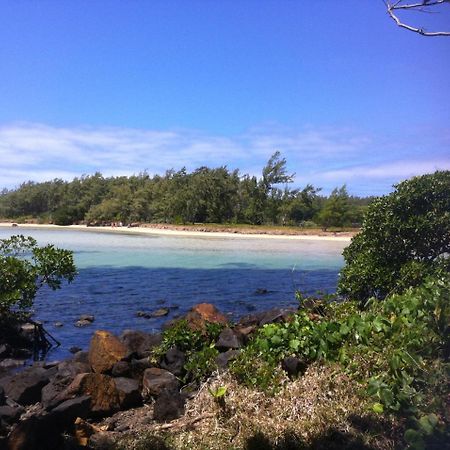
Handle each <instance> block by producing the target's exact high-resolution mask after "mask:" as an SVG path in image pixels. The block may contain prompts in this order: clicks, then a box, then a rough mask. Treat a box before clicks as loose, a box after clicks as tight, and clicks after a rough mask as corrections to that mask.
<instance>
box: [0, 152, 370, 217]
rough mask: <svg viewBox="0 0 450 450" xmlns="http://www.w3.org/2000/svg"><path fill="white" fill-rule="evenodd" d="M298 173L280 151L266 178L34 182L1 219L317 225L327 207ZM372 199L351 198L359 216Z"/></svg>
mask: <svg viewBox="0 0 450 450" xmlns="http://www.w3.org/2000/svg"><path fill="white" fill-rule="evenodd" d="M293 180H294V174H289V172H288V170H287V162H286V159H285V158H282V156H281V154H280V152H275V153H274V154H273V155H272V156H271V157H270V158H269V160H268V162H267V164H266V165H265V166H264V167H263V169H262V172H261V176H260V177H259V178H258V177H256V176H250V175H248V174H240V173H239V170H237V169H236V170H229V169H228V168H227V167H225V166H223V167H218V168H208V167H199V168H197V169H196V170H194V171H193V172H191V173H189V172H187V170H186V168H182V169H181V170H178V171H175V170H168V171H167V172H166V173H165V174H164V175H162V176H161V175H154V176H153V177H150V176H149V175H148V174H147V173H146V172H143V173H141V174H138V175H133V176H130V177H125V176H120V177H109V178H105V177H103V176H102V175H101V174H100V173H95V174H94V175H90V176H82V177H80V178H75V179H73V180H72V181H70V182H66V181H63V180H60V179H55V180H53V181H47V182H45V183H34V182H31V181H30V182H27V183H23V184H22V185H21V186H20V187H19V188H18V189H15V190H7V189H4V190H3V191H1V193H0V217H4V218H11V219H14V220H16V221H18V220H20V219H21V218H24V217H28V218H37V219H38V220H41V221H47V222H48V221H51V222H53V223H55V224H57V225H69V224H72V223H77V222H80V221H84V222H88V223H95V224H102V223H104V224H107V223H110V222H118V221H120V222H122V223H124V224H128V223H131V222H166V223H180V224H181V223H183V224H184V223H245V224H255V225H261V224H281V225H301V224H303V223H304V222H306V221H312V220H315V219H316V216H317V214H318V213H319V212H320V210H321V208H322V206H323V205H324V203H325V201H324V198H323V197H320V196H319V195H318V193H319V192H320V188H316V187H314V186H312V185H310V184H308V185H307V186H305V187H304V188H302V189H292V188H290V187H289V186H288V185H290V184H291V183H292V182H293ZM369 201H370V199H369V198H367V199H361V198H357V197H349V198H348V204H349V208H350V209H351V210H352V211H353V212H354V214H353V215H356V214H357V212H358V211H359V210H360V209H361V205H366V204H367V203H368V202H369Z"/></svg>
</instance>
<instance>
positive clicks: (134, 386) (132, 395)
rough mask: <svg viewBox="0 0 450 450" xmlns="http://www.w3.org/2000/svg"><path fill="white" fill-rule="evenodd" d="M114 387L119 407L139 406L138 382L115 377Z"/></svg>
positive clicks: (140, 398) (140, 400) (140, 401)
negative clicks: (117, 394)
mask: <svg viewBox="0 0 450 450" xmlns="http://www.w3.org/2000/svg"><path fill="white" fill-rule="evenodd" d="M114 382H115V383H116V389H117V392H118V393H119V404H120V409H129V408H134V407H136V406H139V405H140V404H141V403H142V396H141V391H140V389H139V383H138V382H137V381H136V380H133V379H131V378H125V377H119V378H115V379H114Z"/></svg>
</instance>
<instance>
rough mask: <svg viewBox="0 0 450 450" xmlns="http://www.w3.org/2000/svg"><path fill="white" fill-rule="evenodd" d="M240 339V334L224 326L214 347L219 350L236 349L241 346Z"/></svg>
mask: <svg viewBox="0 0 450 450" xmlns="http://www.w3.org/2000/svg"><path fill="white" fill-rule="evenodd" d="M242 341H243V339H242V336H241V335H240V334H238V333H237V332H235V331H234V330H232V329H231V328H224V329H223V330H222V332H221V333H220V335H219V338H218V339H217V342H216V347H217V349H218V350H219V351H226V350H229V349H237V348H241V347H242Z"/></svg>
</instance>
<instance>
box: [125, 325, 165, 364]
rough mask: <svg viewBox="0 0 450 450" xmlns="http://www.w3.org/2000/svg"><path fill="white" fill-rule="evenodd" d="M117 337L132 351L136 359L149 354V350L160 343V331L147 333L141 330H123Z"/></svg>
mask: <svg viewBox="0 0 450 450" xmlns="http://www.w3.org/2000/svg"><path fill="white" fill-rule="evenodd" d="M119 339H120V341H121V342H123V343H124V344H125V346H126V347H127V349H128V351H129V353H134V354H136V356H137V359H141V358H145V357H147V356H150V354H151V350H152V349H153V348H154V347H156V346H157V345H159V344H161V341H162V336H161V334H160V333H155V334H148V333H144V332H143V331H135V330H125V331H124V332H123V333H122V334H121V335H120V337H119Z"/></svg>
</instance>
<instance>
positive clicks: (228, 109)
mask: <svg viewBox="0 0 450 450" xmlns="http://www.w3.org/2000/svg"><path fill="white" fill-rule="evenodd" d="M413 20H415V21H416V22H418V23H421V24H422V23H424V24H425V25H427V26H429V27H430V28H431V26H434V27H435V28H445V27H447V28H449V29H450V5H444V7H443V13H442V14H439V15H433V16H428V15H420V16H418V17H416V16H414V17H413ZM449 80H450V38H425V37H421V36H418V35H416V34H413V33H410V32H408V31H405V30H401V29H399V28H398V27H396V26H395V24H394V23H393V22H392V21H391V20H390V19H389V18H388V16H387V15H386V12H385V9H384V6H383V3H382V1H381V0H379V1H376V0H345V1H340V2H338V1H332V0H323V1H315V2H305V1H301V0H296V1H287V0H273V1H268V0H239V1H231V0H220V1H218V0H202V1H198V0H179V1H176V0H152V1H144V0H142V1H114V0H108V1H99V0H89V1H84V0H77V1H65V0H53V1H46V0H40V1H24V0H20V1H13V0H9V1H7V0H5V1H3V2H1V3H0V188H1V187H4V186H7V187H14V186H17V185H18V184H19V183H21V182H23V181H25V180H28V179H33V180H38V181H41V180H45V179H51V178H54V177H61V178H66V179H70V178H72V177H73V176H78V175H81V174H83V173H93V172H95V171H97V170H98V171H101V172H102V173H104V174H105V175H120V174H131V173H137V172H140V171H143V170H145V169H146V170H148V171H149V172H150V173H162V172H164V171H165V169H169V168H171V167H173V168H175V169H179V168H181V167H182V166H187V168H188V169H189V170H192V169H195V168H196V167H199V166H201V165H209V166H219V165H227V166H228V167H229V168H232V169H233V168H240V169H241V170H242V172H243V173H246V172H248V173H251V174H259V173H260V172H261V168H262V166H263V165H264V163H265V162H266V161H267V159H268V158H269V156H270V155H271V153H273V151H275V150H280V151H281V152H282V154H283V155H284V156H285V157H286V159H287V161H288V167H289V168H290V169H291V171H293V172H296V174H297V177H296V184H297V185H300V186H301V185H304V184H306V183H312V184H314V185H317V186H322V187H323V188H324V192H329V191H330V190H331V189H332V188H333V187H334V186H338V185H342V184H344V183H347V186H348V188H349V190H350V192H351V193H354V194H362V195H365V194H383V193H385V192H388V191H389V190H390V188H391V185H392V183H394V182H398V181H400V180H402V179H404V178H407V177H409V176H411V175H415V174H420V173H426V172H430V171H433V170H435V169H450V89H449V86H450V81H449Z"/></svg>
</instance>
